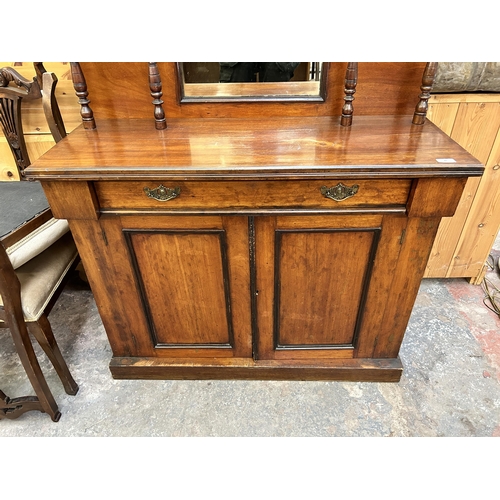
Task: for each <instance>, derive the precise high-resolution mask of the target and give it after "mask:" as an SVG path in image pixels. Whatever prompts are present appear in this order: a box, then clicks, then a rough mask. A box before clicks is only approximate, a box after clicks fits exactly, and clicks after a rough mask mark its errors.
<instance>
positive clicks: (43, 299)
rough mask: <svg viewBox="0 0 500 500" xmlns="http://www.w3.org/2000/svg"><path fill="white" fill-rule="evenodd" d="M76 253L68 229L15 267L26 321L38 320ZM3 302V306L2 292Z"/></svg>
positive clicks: (1, 303)
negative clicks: (50, 243)
mask: <svg viewBox="0 0 500 500" xmlns="http://www.w3.org/2000/svg"><path fill="white" fill-rule="evenodd" d="M52 220H55V219H52ZM64 222H65V221H64ZM7 254H8V252H7ZM77 256H78V252H77V250H76V246H75V243H74V241H73V238H72V236H71V234H70V233H68V232H66V234H65V235H64V236H62V237H61V238H59V239H58V240H57V241H56V242H55V243H53V244H52V245H51V246H50V247H49V248H47V249H45V250H44V251H42V252H41V253H39V255H37V256H36V257H34V258H32V259H31V260H29V261H28V262H26V263H25V264H24V265H22V266H20V267H18V268H17V269H16V275H17V277H18V278H19V282H20V283H21V304H22V309H23V314H24V319H25V321H37V320H38V319H39V318H40V316H41V315H42V314H43V312H44V310H45V308H46V307H47V305H48V303H49V302H50V300H51V299H52V297H53V295H54V293H55V292H56V291H57V289H58V288H59V285H60V284H61V282H62V280H63V278H64V277H65V276H66V273H67V272H68V270H69V269H70V267H71V266H72V265H73V263H74V262H75V259H76V258H77ZM0 306H3V300H2V298H1V296H0Z"/></svg>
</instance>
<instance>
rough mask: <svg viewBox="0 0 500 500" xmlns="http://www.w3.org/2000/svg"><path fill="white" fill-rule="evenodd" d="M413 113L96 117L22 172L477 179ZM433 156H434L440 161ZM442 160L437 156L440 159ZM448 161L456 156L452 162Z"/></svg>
mask: <svg viewBox="0 0 500 500" xmlns="http://www.w3.org/2000/svg"><path fill="white" fill-rule="evenodd" d="M411 120H412V117H411V116H395V117H393V116H357V117H355V120H354V123H353V125H352V127H342V126H340V125H339V124H338V118H331V117H314V118H312V117H311V118H310V117H302V118H280V119H277V118H267V119H236V118H235V119H217V118H214V119H211V118H205V119H171V120H169V121H168V128H167V129H166V130H156V129H155V128H154V122H153V120H144V119H137V120H133V119H131V120H98V121H97V129H95V130H85V129H83V127H82V126H80V127H79V128H77V129H76V130H75V131H74V132H72V133H71V134H70V135H68V136H67V137H66V138H65V139H63V140H62V141H60V142H59V143H58V144H57V145H56V146H55V147H53V148H52V149H51V150H50V151H48V152H47V153H46V154H45V155H43V156H42V157H41V158H39V159H38V160H37V161H35V162H34V163H33V164H32V165H31V166H30V167H29V168H28V170H27V175H28V178H30V179H38V180H42V181H43V180H57V179H61V180H64V179H67V180H70V179H71V180H127V179H129V180H130V179H145V178H161V177H164V176H168V177H170V178H182V179H186V180H187V179H202V178H204V179H210V178H217V179H258V178H263V179H269V180H270V179H279V178H283V177H286V178H288V179H293V178H296V179H299V178H311V179H313V178H327V177H328V178H335V177H339V178H340V177H345V176H346V175H348V176H349V177H351V178H363V177H365V178H366V177H380V178H384V177H385V178H387V177H405V178H412V177H438V176H446V177H448V176H455V177H469V176H479V175H481V174H482V172H483V166H482V164H481V163H480V162H479V161H478V160H477V159H475V158H474V157H473V156H472V155H470V154H469V153H467V152H466V151H465V150H464V149H462V148H461V147H460V146H459V145H458V144H457V143H455V142H454V141H453V140H451V139H450V138H449V137H448V136H447V135H446V134H444V133H443V132H442V131H440V130H439V129H438V128H437V127H436V126H435V125H433V124H432V123H430V122H429V121H427V122H426V123H425V124H424V125H421V126H418V125H412V123H411ZM438 160H440V161H438ZM443 160H444V161H443ZM453 160H454V161H453Z"/></svg>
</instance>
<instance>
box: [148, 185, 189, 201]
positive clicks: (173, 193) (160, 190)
mask: <svg viewBox="0 0 500 500" xmlns="http://www.w3.org/2000/svg"><path fill="white" fill-rule="evenodd" d="M144 192H145V193H146V196H148V197H149V198H154V199H155V200H158V201H168V200H173V199H174V198H177V196H179V195H180V194H181V188H180V187H174V188H168V187H165V186H164V185H163V184H160V185H159V186H158V187H157V188H154V189H149V188H148V187H145V188H144Z"/></svg>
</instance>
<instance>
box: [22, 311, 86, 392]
mask: <svg viewBox="0 0 500 500" xmlns="http://www.w3.org/2000/svg"><path fill="white" fill-rule="evenodd" d="M27 326H28V329H29V331H30V332H31V333H32V334H33V336H34V337H35V338H36V340H37V342H38V343H39V344H40V346H41V348H42V349H43V350H44V352H45V354H46V355H47V357H48V358H49V360H50V361H51V363H52V364H53V365H54V368H55V370H56V372H57V374H58V375H59V378H60V379H61V382H62V384H63V386H64V390H65V391H66V393H67V394H70V395H71V396H74V395H75V394H76V393H77V392H78V389H79V387H78V384H77V383H76V382H75V380H74V379H73V377H72V375H71V373H70V371H69V368H68V365H67V364H66V361H65V360H64V358H63V355H62V354H61V351H60V349H59V346H58V345H57V342H56V339H55V337H54V333H53V332H52V327H51V326H50V323H49V320H48V319H47V316H46V315H45V314H42V316H40V318H39V319H38V321H33V322H29V323H27Z"/></svg>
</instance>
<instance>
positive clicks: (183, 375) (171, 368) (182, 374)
mask: <svg viewBox="0 0 500 500" xmlns="http://www.w3.org/2000/svg"><path fill="white" fill-rule="evenodd" d="M109 366H110V370H111V374H112V375H113V378H115V379H151V380H210V379H212V380H228V379H236V380H345V381H356V382H398V381H399V379H400V378H401V374H402V372H403V365H402V364H401V361H400V359H399V358H396V359H339V360H328V361H320V362H318V361H317V360H315V361H314V362H311V361H302V360H293V361H288V362H286V363H285V362H283V361H261V360H259V361H253V360H248V359H243V358H231V359H227V360H220V359H217V360H212V359H192V360H189V361H180V360H177V359H172V358H168V359H167V358H119V357H115V358H112V359H111V362H110V365H109Z"/></svg>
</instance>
